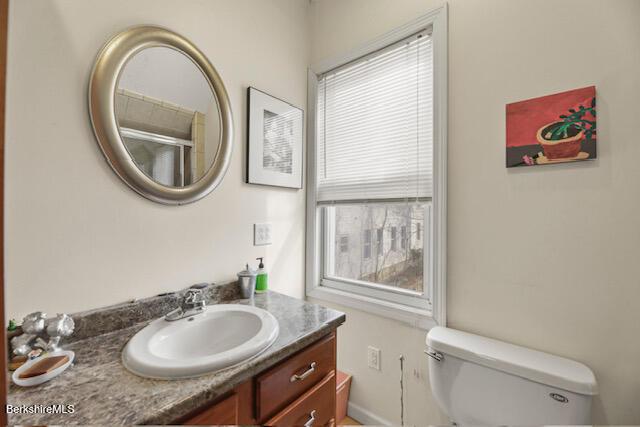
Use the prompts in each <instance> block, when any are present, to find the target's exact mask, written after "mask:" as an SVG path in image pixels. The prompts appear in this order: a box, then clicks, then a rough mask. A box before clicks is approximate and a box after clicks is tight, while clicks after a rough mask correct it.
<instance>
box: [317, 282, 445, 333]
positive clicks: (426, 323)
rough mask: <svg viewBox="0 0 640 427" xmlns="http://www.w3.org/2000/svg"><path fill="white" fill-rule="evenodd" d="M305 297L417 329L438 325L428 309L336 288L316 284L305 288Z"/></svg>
mask: <svg viewBox="0 0 640 427" xmlns="http://www.w3.org/2000/svg"><path fill="white" fill-rule="evenodd" d="M307 297H311V298H316V299H319V300H324V301H329V302H332V303H335V304H340V305H344V306H346V307H350V308H355V309H357V310H360V311H364V312H366V313H370V314H375V315H378V316H382V317H386V318H389V319H393V320H397V321H399V322H402V323H405V324H407V325H409V326H412V327H414V328H418V329H424V330H429V329H431V328H433V327H434V326H438V323H437V322H436V321H435V319H434V318H433V316H432V314H431V311H429V310H422V309H419V308H415V307H409V306H406V305H402V304H397V303H393V302H389V301H383V300H379V299H375V298H369V297H366V296H362V295H356V294H353V293H350V292H344V291H340V290H338V289H331V288H327V287H319V286H316V287H314V288H313V289H308V290H307Z"/></svg>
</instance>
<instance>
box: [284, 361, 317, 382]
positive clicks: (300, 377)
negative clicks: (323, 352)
mask: <svg viewBox="0 0 640 427" xmlns="http://www.w3.org/2000/svg"><path fill="white" fill-rule="evenodd" d="M316 366H317V363H316V362H311V365H309V369H307V370H306V371H305V372H304V373H303V374H300V375H298V374H295V375H292V376H291V379H290V380H289V382H292V383H294V382H296V381H302V380H303V379H305V378H307V377H308V376H309V375H311V374H313V373H314V372H315V371H316Z"/></svg>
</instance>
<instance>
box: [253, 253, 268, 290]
mask: <svg viewBox="0 0 640 427" xmlns="http://www.w3.org/2000/svg"><path fill="white" fill-rule="evenodd" d="M263 259H264V257H259V258H256V260H260V264H259V265H258V271H257V273H258V276H257V277H256V292H257V293H261V292H266V291H267V282H268V275H267V269H266V268H264V263H263V262H262V260H263Z"/></svg>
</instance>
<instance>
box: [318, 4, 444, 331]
mask: <svg viewBox="0 0 640 427" xmlns="http://www.w3.org/2000/svg"><path fill="white" fill-rule="evenodd" d="M447 20H448V18H447V4H446V3H445V4H443V5H442V6H440V7H438V8H436V9H433V10H431V11H430V12H428V13H426V14H425V15H423V16H421V17H419V18H418V19H416V20H414V21H412V22H409V23H407V24H406V25H403V26H402V27H399V28H397V29H395V30H393V31H391V32H389V33H387V34H384V35H382V36H380V37H378V38H376V39H374V40H372V41H371V42H369V43H367V44H365V45H363V46H360V47H359V48H357V49H354V50H352V51H350V52H348V53H346V54H344V55H341V56H339V57H336V58H332V59H329V60H327V61H322V62H320V63H318V64H315V65H313V66H312V67H311V68H310V69H309V72H308V88H307V100H308V112H309V114H308V116H307V117H309V119H308V123H307V141H308V144H309V149H308V150H307V228H306V232H307V236H306V295H307V296H308V297H312V298H317V299H321V300H325V301H330V302H334V303H337V304H341V305H344V306H347V307H352V308H356V309H359V310H362V311H366V312H370V313H373V314H377V315H382V316H385V317H389V318H392V319H396V320H399V321H402V322H405V323H408V324H411V325H413V326H415V327H418V328H422V329H429V328H431V327H433V326H436V325H442V326H444V325H446V294H447V292H446V272H447V269H446V253H447V245H446V243H447V239H446V230H447V224H446V221H447V181H446V179H447V108H448V107H447V93H448V86H447V72H448V71H447V70H448V67H447V63H448V62H447V61H448V59H447V52H448V48H447V34H448V30H447ZM429 28H431V37H432V40H433V67H434V68H433V84H434V91H433V114H434V116H433V144H434V147H433V174H434V187H433V198H432V204H430V205H429V206H430V208H431V209H430V215H431V216H432V218H431V221H430V224H431V225H430V229H427V227H426V225H427V223H426V222H425V227H423V230H422V231H423V232H422V236H421V237H424V239H423V241H424V242H425V264H427V262H428V263H429V267H430V268H428V269H425V276H426V275H427V274H428V275H429V276H428V280H429V281H430V288H429V292H428V295H429V299H428V300H426V299H425V304H424V306H420V307H416V306H411V305H407V304H405V303H403V300H402V298H401V296H402V295H401V294H402V290H398V295H399V297H398V298H387V297H386V296H385V297H383V298H382V297H378V298H376V297H373V296H368V295H363V294H362V293H355V292H350V291H349V290H348V285H347V286H344V283H343V284H342V286H340V289H337V287H334V286H332V287H329V286H323V285H322V280H323V279H322V277H321V275H322V271H323V263H326V262H329V261H330V260H326V259H323V252H324V248H323V241H324V236H322V233H323V227H322V224H323V218H322V209H321V208H319V207H318V205H317V194H316V191H317V190H316V188H317V181H316V159H315V153H316V123H315V120H316V117H317V114H316V103H317V87H318V76H319V75H321V74H323V73H324V72H326V71H329V70H332V69H334V68H336V67H338V66H340V65H343V64H346V63H348V62H351V61H353V60H355V59H358V58H361V57H363V56H366V55H368V54H371V53H372V52H375V51H378V50H380V49H382V48H384V47H386V46H389V45H391V44H393V43H396V42H398V41H400V40H402V39H405V38H407V37H410V36H411V35H413V34H416V33H418V32H419V31H423V30H426V29H429ZM371 202H372V203H373V202H375V201H374V200H372V201H371ZM425 219H426V217H425ZM408 231H409V230H408ZM324 232H326V230H324ZM371 234H372V236H371V237H372V242H371V246H372V248H371V252H372V256H374V251H373V244H374V240H375V239H374V238H373V237H374V236H373V232H372V233H371ZM429 243H430V244H429ZM407 244H408V245H410V244H411V243H410V242H407ZM427 272H428V273H427ZM324 280H327V279H324ZM371 290H372V295H376V292H375V289H373V288H372V289H371ZM377 296H379V295H377Z"/></svg>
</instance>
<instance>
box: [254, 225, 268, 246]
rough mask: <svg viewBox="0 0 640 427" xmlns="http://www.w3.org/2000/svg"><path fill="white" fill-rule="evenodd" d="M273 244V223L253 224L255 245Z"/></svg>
mask: <svg viewBox="0 0 640 427" xmlns="http://www.w3.org/2000/svg"><path fill="white" fill-rule="evenodd" d="M270 244H271V224H269V223H267V222H265V223H262V224H253V246H263V245H270Z"/></svg>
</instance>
